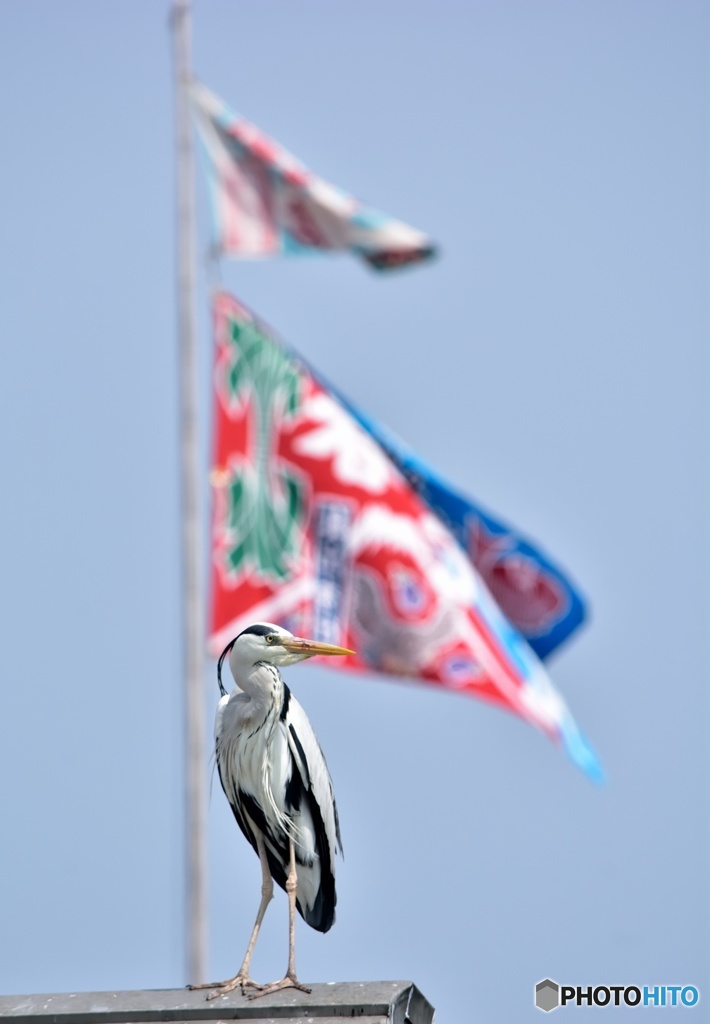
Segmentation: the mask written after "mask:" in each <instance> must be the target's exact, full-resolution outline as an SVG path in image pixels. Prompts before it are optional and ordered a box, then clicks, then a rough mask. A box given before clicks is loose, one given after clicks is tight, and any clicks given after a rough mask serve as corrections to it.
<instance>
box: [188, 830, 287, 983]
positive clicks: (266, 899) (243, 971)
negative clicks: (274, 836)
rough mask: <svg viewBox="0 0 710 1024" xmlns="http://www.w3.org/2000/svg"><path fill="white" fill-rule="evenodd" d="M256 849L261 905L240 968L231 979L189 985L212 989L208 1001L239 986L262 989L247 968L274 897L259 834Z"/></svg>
mask: <svg viewBox="0 0 710 1024" xmlns="http://www.w3.org/2000/svg"><path fill="white" fill-rule="evenodd" d="M255 834H256V848H257V851H258V853H259V862H260V863H261V903H260V904H259V910H258V912H257V915H256V921H255V922H254V927H253V929H252V933H251V938H250V939H249V945H248V946H247V951H246V953H245V954H244V959H243V961H242V966H241V967H240V968H239V970H238V971H237V973H236V974H235V975H234V977H233V978H228V979H227V981H218V982H212V983H210V984H208V985H190V986H188V987H189V988H191V989H198V988H213V989H214V992H211V993H210V995H208V996H207V998H208V999H216V998H217V996H221V995H224V993H225V992H231V991H232V990H233V989H235V988H236V987H237V985H240V986H241V988H242V990H244V989H245V988H246V987H249V988H257V989H259V988H263V986H262V985H257V983H256V982H255V981H252V979H251V978H250V976H249V967H250V965H251V958H252V955H253V953H254V947H255V946H256V940H257V937H258V935H259V929H260V928H261V922H262V921H263V920H264V914H265V913H266V908H267V907H268V905H269V903H270V902H271V900H272V899H273V896H274V883H273V881H272V880H271V871H270V870H269V861H268V860H267V857H266V847H265V846H264V840H263V838H262V836H261V833H260V832H256V833H255Z"/></svg>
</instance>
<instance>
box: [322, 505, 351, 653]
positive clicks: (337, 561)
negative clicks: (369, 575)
mask: <svg viewBox="0 0 710 1024" xmlns="http://www.w3.org/2000/svg"><path fill="white" fill-rule="evenodd" d="M351 519H352V513H351V512H350V509H349V508H348V506H347V505H345V504H343V503H342V502H336V501H324V502H321V503H320V504H319V505H318V509H317V512H316V591H315V598H314V603H313V619H314V622H313V626H314V639H315V640H319V641H320V642H321V643H328V644H339V643H340V642H341V640H342V638H341V635H340V633H341V622H342V621H343V589H344V577H345V558H346V540H347V536H348V531H349V530H350V522H351Z"/></svg>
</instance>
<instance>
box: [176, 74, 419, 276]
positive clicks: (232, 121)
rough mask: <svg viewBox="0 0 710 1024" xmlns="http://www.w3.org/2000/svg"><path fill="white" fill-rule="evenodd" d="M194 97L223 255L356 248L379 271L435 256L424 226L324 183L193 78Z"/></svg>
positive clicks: (216, 241) (216, 245)
mask: <svg viewBox="0 0 710 1024" xmlns="http://www.w3.org/2000/svg"><path fill="white" fill-rule="evenodd" d="M191 97H192V102H193V109H194V112H195V119H196V123H197V127H198V130H199V134H200V138H201V140H202V143H203V147H204V152H205V155H206V166H207V174H208V179H209V188H210V198H211V205H212V220H213V232H214V248H215V250H216V251H217V252H219V253H220V254H223V255H226V256H237V257H243V258H258V257H267V256H279V255H280V256H291V255H298V254H301V253H309V252H311V253H312V252H316V251H319V250H320V251H325V250H331V251H336V250H348V249H349V250H350V251H351V252H354V253H357V254H358V255H359V256H362V258H363V259H365V260H366V261H367V262H368V263H369V264H370V265H371V266H373V267H375V268H376V269H378V270H387V269H390V268H393V267H400V266H404V265H405V264H409V263H417V262H419V261H420V260H424V259H427V258H429V257H431V256H433V255H434V246H433V245H432V243H431V241H430V239H429V238H427V236H426V235H424V234H422V232H421V231H416V230H415V229H414V228H411V227H409V226H408V225H407V224H403V223H402V222H401V221H398V220H395V219H394V218H393V217H390V216H388V215H387V214H385V213H381V212H380V211H378V210H375V209H373V208H372V207H370V206H365V205H364V204H363V203H361V202H360V201H359V200H358V199H355V198H354V197H353V196H351V195H348V194H347V193H346V192H343V191H342V190H341V189H339V188H336V187H335V186H334V185H330V184H329V183H328V182H326V181H323V179H322V178H319V177H318V176H317V175H315V174H313V173H312V171H309V170H308V169H307V168H306V167H304V166H303V165H302V164H301V163H300V162H299V161H298V160H296V158H295V157H294V156H292V155H291V154H290V153H288V152H287V151H286V150H285V149H283V147H282V146H280V145H279V144H278V143H277V142H274V141H273V140H272V139H270V138H268V137H267V136H266V135H264V134H263V132H261V131H260V130H259V129H258V128H256V127H255V126H254V125H253V124H250V123H249V121H247V120H246V118H244V117H240V116H239V115H237V114H234V113H232V111H231V110H230V109H229V108H228V107H227V106H226V104H224V103H223V102H222V100H220V99H219V98H218V97H217V96H215V95H214V94H213V93H211V92H210V91H209V89H207V88H206V87H205V86H204V85H202V84H201V83H199V82H193V84H192V87H191Z"/></svg>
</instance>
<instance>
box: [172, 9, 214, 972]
mask: <svg viewBox="0 0 710 1024" xmlns="http://www.w3.org/2000/svg"><path fill="white" fill-rule="evenodd" d="M172 30H173V53H174V74H175V122H176V135H177V161H176V170H177V180H176V186H177V211H176V212H177V225H176V226H177V313H178V337H179V346H180V461H181V486H182V576H183V656H184V662H183V664H184V679H185V827H186V833H185V839H186V865H185V866H186V876H185V890H186V892H185V895H186V915H187V942H186V953H187V956H186V967H187V976H188V981H190V982H191V983H193V984H196V983H198V982H202V981H205V980H206V979H205V972H206V967H207V857H206V821H207V813H206V805H207V793H206V775H205V767H206V759H205V744H204V736H205V702H204V692H203V667H204V666H203V650H204V646H203V620H202V615H203V603H202V566H201V558H200V551H201V545H202V529H201V515H200V448H199V438H198V422H197V408H198V374H197V351H196V334H197V330H196V319H197V318H196V314H195V205H194V204H195V198H194V196H195V189H194V155H193V145H192V124H191V119H190V111H189V106H188V103H189V100H188V95H187V86H188V83H189V82H190V79H191V74H192V72H191V62H190V41H191V32H190V0H172Z"/></svg>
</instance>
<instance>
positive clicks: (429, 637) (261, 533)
mask: <svg viewBox="0 0 710 1024" xmlns="http://www.w3.org/2000/svg"><path fill="white" fill-rule="evenodd" d="M214 329H215V335H216V357H215V358H216V365H215V377H214V381H215V389H216V401H215V424H214V468H213V471H212V484H213V487H214V510H213V547H212V607H211V623H210V629H209V636H210V649H211V651H212V652H213V653H214V654H217V653H219V651H221V650H222V649H223V647H224V646H225V644H226V643H227V642H228V641H229V640H230V639H231V638H232V637H233V636H235V635H236V634H237V633H239V632H240V630H242V629H243V628H245V627H246V626H247V625H249V624H250V623H251V622H254V621H259V620H262V621H270V622H277V623H280V624H281V625H284V626H286V627H287V628H288V629H290V630H292V632H294V633H297V634H300V635H307V636H312V637H314V638H315V639H318V640H322V641H326V642H330V643H336V644H340V645H342V646H346V647H349V648H351V649H352V650H355V651H356V652H357V654H355V655H352V656H350V657H348V658H347V659H340V660H339V663H341V664H342V665H343V667H347V668H351V669H357V670H360V671H369V672H383V673H389V674H392V675H396V676H405V677H411V678H414V679H419V680H422V681H425V682H428V683H431V684H433V685H436V686H443V687H446V688H448V689H452V690H458V691H460V692H462V693H466V694H470V695H472V696H476V697H480V698H482V699H483V700H486V701H489V702H491V703H494V704H497V705H500V706H503V707H506V708H507V709H508V710H511V711H514V712H516V713H517V714H519V715H521V716H522V717H523V718H525V719H527V721H529V722H531V723H532V724H533V725H536V726H537V727H538V728H540V729H542V730H543V731H544V732H546V733H547V734H548V735H549V736H550V737H551V738H553V739H555V740H557V741H560V742H561V743H562V744H563V745H564V746H565V748H566V750H567V752H568V753H569V755H570V756H571V757H572V759H573V760H574V761H575V762H576V763H577V764H578V765H579V766H580V767H581V768H583V769H584V770H585V771H586V772H587V773H588V774H589V775H590V776H592V777H594V778H599V777H600V776H601V769H600V767H599V764H598V762H597V759H596V757H595V755H594V753H593V752H592V751H591V749H590V748H589V746H588V745H587V743H586V741H585V740H584V738H583V737H582V735H581V733H580V732H579V730H578V728H577V726H576V724H575V722H574V719H573V718H572V715H571V714H570V712H569V710H568V708H567V706H566V704H565V702H564V700H563V699H562V697H561V695H560V694H559V693H558V692H557V690H556V689H555V688H554V687H553V685H552V683H551V682H550V679H549V678H548V676H547V673H546V672H545V669H544V668H543V666H542V663H541V662H540V661H539V660H538V658H537V656H536V655H535V654H534V652H533V651H532V649H531V648H530V646H529V645H528V644H527V643H526V641H525V640H524V639H523V638H522V636H521V635H520V633H519V632H518V631H517V630H516V629H515V628H514V626H512V625H511V623H510V622H509V621H508V620H507V619H506V618H505V617H504V616H503V614H502V613H501V611H500V609H499V608H498V605H497V604H496V602H495V601H494V600H493V598H492V596H491V593H490V590H489V589H488V587H487V586H486V584H485V583H484V581H483V579H482V578H481V576H480V575H479V573H478V572H477V571H476V569H475V568H474V566H473V563H472V561H471V559H470V557H469V555H468V554H467V552H466V551H465V550H464V549H463V548H462V547H461V545H460V544H459V542H458V541H457V540H456V538H455V537H454V535H453V533H452V532H451V530H450V529H449V528H448V526H447V525H445V523H444V522H443V521H442V520H441V519H440V518H439V516H437V515H436V514H434V512H433V511H432V509H431V508H430V507H429V506H428V505H427V504H426V502H425V501H424V500H423V499H422V497H421V496H420V495H419V494H418V493H417V491H416V490H415V488H414V487H412V485H411V483H410V482H409V480H408V479H407V477H406V475H405V474H404V473H403V472H402V470H401V468H400V467H399V466H398V465H397V464H396V462H394V461H393V459H392V458H391V457H390V456H389V455H388V454H387V452H386V451H385V449H384V448H383V446H382V445H381V444H380V443H378V441H377V440H376V439H375V438H374V437H373V436H372V435H371V433H369V432H368V431H367V430H366V429H365V428H364V427H363V426H362V425H361V424H360V423H359V422H358V421H357V419H356V418H355V417H354V416H353V415H352V414H351V412H350V411H348V410H347V409H346V408H345V407H344V405H343V403H342V402H341V401H340V400H339V399H338V398H337V397H336V396H335V395H334V394H333V393H332V391H331V390H330V389H329V388H328V387H327V386H326V385H324V384H323V382H322V381H320V380H319V379H318V378H317V377H316V375H315V374H314V373H313V372H312V371H311V370H310V369H309V368H308V366H307V365H306V364H305V363H304V362H303V361H302V360H301V359H300V358H299V357H298V356H297V355H296V354H295V353H293V352H292V351H290V350H288V349H287V348H285V347H284V346H283V345H282V344H281V343H280V342H279V341H278V340H277V339H276V338H275V337H274V336H273V334H272V333H271V332H270V331H269V330H268V328H267V327H266V326H265V325H264V324H262V323H261V322H260V321H259V320H257V319H256V317H254V315H253V314H251V313H250V312H249V311H248V310H247V309H246V308H245V307H244V306H242V305H241V304H240V303H238V302H237V301H236V300H235V299H234V298H232V297H231V296H230V295H228V294H226V293H218V294H217V295H216V297H215V300H214Z"/></svg>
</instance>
